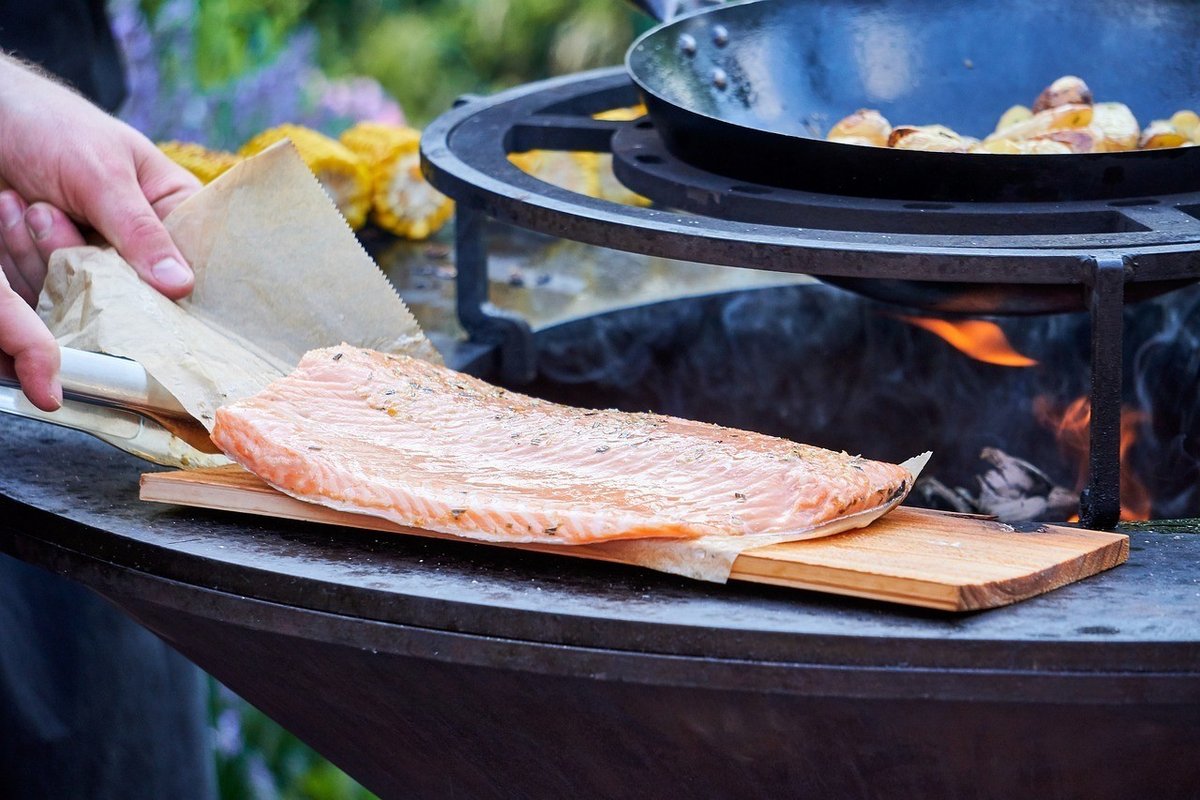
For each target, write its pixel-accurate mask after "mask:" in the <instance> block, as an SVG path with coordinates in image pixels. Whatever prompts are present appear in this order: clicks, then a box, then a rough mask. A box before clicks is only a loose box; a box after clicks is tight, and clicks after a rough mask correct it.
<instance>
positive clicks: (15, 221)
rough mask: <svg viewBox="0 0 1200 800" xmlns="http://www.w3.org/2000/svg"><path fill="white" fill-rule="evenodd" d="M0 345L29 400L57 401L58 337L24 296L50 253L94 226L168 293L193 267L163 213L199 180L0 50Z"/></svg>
mask: <svg viewBox="0 0 1200 800" xmlns="http://www.w3.org/2000/svg"><path fill="white" fill-rule="evenodd" d="M5 184H7V188H6V190H5V191H2V192H0V268H2V270H3V279H2V280H0V351H3V352H4V353H6V354H8V355H10V356H12V357H13V361H14V368H15V371H16V373H17V377H18V378H19V379H20V381H21V385H22V387H23V388H24V390H25V393H26V395H27V396H28V397H29V399H30V401H31V402H33V404H34V405H36V406H38V407H39V408H43V409H45V410H53V409H55V408H57V407H58V406H59V405H61V396H62V389H61V386H60V385H59V383H58V379H57V373H58V348H57V346H56V345H55V343H54V340H53V338H52V337H51V336H50V333H49V331H47V330H46V328H45V326H44V325H43V324H42V323H41V320H40V319H39V318H38V316H37V314H36V313H35V312H34V311H33V308H32V306H33V305H34V304H36V302H37V296H38V294H39V293H40V291H41V286H42V282H43V281H44V279H45V275H46V264H47V262H48V261H49V257H50V254H51V253H52V252H53V251H54V250H56V249H58V248H60V247H68V246H72V245H77V244H82V243H83V241H84V240H83V236H82V235H81V233H80V230H79V228H78V227H77V224H78V225H81V226H87V227H91V228H94V229H95V230H96V231H97V232H98V233H99V235H100V236H102V237H103V238H104V239H106V240H107V241H108V242H110V243H111V244H112V245H113V246H115V247H116V249H117V252H119V253H120V254H121V255H122V256H123V257H124V258H125V260H126V261H128V262H129V263H130V264H131V265H132V266H133V268H134V269H135V270H137V272H138V273H139V274H140V275H141V276H142V278H143V279H144V280H145V281H146V282H147V283H149V284H150V285H151V286H153V287H154V288H156V289H158V290H159V291H160V292H162V293H163V294H164V295H166V296H167V297H170V298H179V297H183V296H184V295H186V294H187V293H188V292H190V291H191V288H192V280H193V279H192V273H191V270H190V269H189V268H188V266H187V262H186V260H185V259H184V258H183V255H182V254H181V253H180V252H179V250H178V248H176V247H175V244H174V243H173V242H172V241H171V237H170V235H169V234H168V233H167V230H166V228H165V227H163V225H162V219H163V218H164V217H165V216H166V215H167V214H168V213H170V212H171V211H172V210H173V209H174V208H175V206H177V205H178V204H179V203H180V202H182V201H183V200H184V199H185V198H187V197H188V196H190V195H191V194H193V193H194V192H195V191H196V190H197V189H199V187H200V183H199V181H197V180H196V178H195V177H194V176H192V174H191V173H189V172H187V171H186V170H184V169H183V168H182V167H179V166H178V165H176V164H175V163H174V162H172V161H171V160H170V159H168V158H167V157H166V156H164V155H163V154H162V153H161V152H159V150H158V148H157V147H155V146H154V144H153V143H151V142H150V141H149V140H148V139H146V137H144V136H142V135H141V134H140V133H138V132H137V131H135V130H133V129H132V128H130V127H129V126H127V125H125V124H124V123H122V122H120V121H119V120H116V119H114V118H113V117H110V116H109V115H107V114H105V113H104V112H103V111H101V110H100V109H98V108H96V107H95V106H93V105H92V104H91V103H89V102H87V101H86V100H84V99H83V98H82V97H80V96H78V95H76V94H75V93H73V92H71V91H70V90H69V89H66V88H65V87H63V86H60V85H58V84H57V83H54V82H53V81H51V80H49V79H47V78H44V77H42V76H40V75H37V74H35V73H34V72H32V71H30V70H28V69H26V68H25V67H23V66H22V65H20V64H18V63H17V62H15V61H12V60H11V59H8V58H6V57H4V56H3V55H0V188H4V185H5Z"/></svg>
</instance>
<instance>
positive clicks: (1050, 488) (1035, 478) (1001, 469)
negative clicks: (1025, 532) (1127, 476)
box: [914, 447, 1079, 522]
mask: <svg viewBox="0 0 1200 800" xmlns="http://www.w3.org/2000/svg"><path fill="white" fill-rule="evenodd" d="M979 457H980V458H981V459H983V460H984V461H986V462H988V463H990V464H991V465H992V467H991V469H989V470H988V471H987V472H985V473H983V474H982V475H980V476H978V477H977V478H976V480H977V481H978V482H979V491H978V492H977V493H972V492H971V491H970V490H969V489H965V488H963V487H956V488H954V489H951V488H950V487H948V486H946V484H944V483H942V482H941V481H939V480H937V479H936V478H923V479H921V480H920V481H918V482H917V486H916V488H915V490H914V491H915V492H916V493H917V495H918V496H920V497H922V498H923V499H924V500H925V501H926V502H927V503H928V504H929V505H933V506H936V507H948V509H949V510H952V511H956V512H958V513H960V514H982V515H986V516H993V517H998V518H999V519H1002V520H1004V521H1005V522H1030V521H1034V520H1041V521H1047V520H1065V519H1067V518H1068V517H1069V516H1071V515H1072V514H1074V513H1075V512H1076V510H1077V509H1078V508H1079V495H1078V494H1076V493H1075V492H1072V491H1071V490H1069V489H1065V488H1063V487H1061V486H1058V485H1056V484H1055V483H1054V481H1053V480H1051V478H1050V477H1049V476H1048V475H1046V473H1044V472H1042V471H1041V470H1040V469H1038V468H1037V467H1035V466H1034V465H1033V464H1031V463H1029V462H1028V461H1025V460H1024V459H1021V458H1017V457H1015V456H1010V455H1009V454H1008V453H1005V452H1004V451H1003V450H999V449H997V448H995V447H985V448H984V449H983V452H981V453H980V454H979Z"/></svg>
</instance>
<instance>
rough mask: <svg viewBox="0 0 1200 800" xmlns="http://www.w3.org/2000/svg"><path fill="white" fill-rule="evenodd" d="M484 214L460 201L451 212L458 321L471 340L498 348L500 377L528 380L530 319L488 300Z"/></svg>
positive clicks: (532, 356)
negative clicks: (491, 344) (456, 275)
mask: <svg viewBox="0 0 1200 800" xmlns="http://www.w3.org/2000/svg"><path fill="white" fill-rule="evenodd" d="M486 225H487V218H486V217H485V216H484V215H483V213H482V212H481V211H479V210H478V209H474V208H468V207H467V206H466V205H465V204H463V203H460V204H459V205H458V207H457V208H456V209H455V212H454V251H455V255H454V264H455V269H456V270H457V274H458V277H457V282H456V292H457V304H458V321H459V322H460V323H461V324H462V326H463V328H464V329H465V330H466V331H467V335H468V336H470V337H471V341H473V342H485V343H494V344H496V345H498V346H499V350H500V379H501V380H502V381H503V382H504V383H508V384H521V383H528V382H529V381H531V380H533V378H534V375H535V374H536V372H537V353H536V351H535V350H534V344H533V332H532V331H531V330H530V328H529V323H527V322H526V321H525V320H524V319H522V318H521V317H520V316H519V315H518V314H514V313H512V312H511V311H505V310H504V309H500V308H497V307H496V306H494V305H492V304H491V303H490V302H489V301H488V273H487V258H488V256H487V242H486V241H485V240H484V229H485V227H486Z"/></svg>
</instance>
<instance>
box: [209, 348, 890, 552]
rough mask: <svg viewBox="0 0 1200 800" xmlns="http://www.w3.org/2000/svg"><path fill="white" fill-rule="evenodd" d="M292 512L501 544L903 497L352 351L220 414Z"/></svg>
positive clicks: (765, 526) (817, 510)
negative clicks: (301, 506) (333, 511)
mask: <svg viewBox="0 0 1200 800" xmlns="http://www.w3.org/2000/svg"><path fill="white" fill-rule="evenodd" d="M212 439H213V441H214V442H215V443H216V444H217V445H218V446H219V447H220V448H221V449H222V450H223V451H224V452H225V453H226V454H227V455H228V456H229V457H230V458H232V459H234V460H235V461H237V462H238V463H239V464H241V465H242V466H244V467H245V468H246V469H248V470H250V471H251V472H253V473H254V474H256V475H258V476H259V477H260V478H262V479H263V480H265V481H266V482H267V483H269V484H271V485H272V486H274V487H275V488H277V489H279V490H281V491H283V492H286V493H287V494H290V495H292V496H293V497H297V498H300V499H302V500H308V501H311V502H314V503H319V504H321V505H325V506H329V507H332V508H337V509H341V510H346V511H354V512H358V513H362V514H371V515H375V516H379V517H384V518H386V519H389V520H392V521H394V522H397V523H400V524H402V525H409V526H413V527H417V528H425V529H427V530H432V531H439V532H442V533H451V534H456V535H459V536H464V537H469V538H473V539H484V540H488V541H500V542H544V543H554V544H580V543H585V542H598V541H605V540H610V539H627V538H639V537H680V538H690V537H695V536H701V535H710V534H728V535H745V534H757V533H785V532H799V531H804V530H809V529H812V528H814V527H816V526H819V525H822V524H824V523H827V522H830V521H832V520H834V519H837V518H839V517H842V516H846V515H849V514H854V513H857V512H860V511H866V510H870V509H874V508H877V507H879V506H882V505H884V504H886V503H888V502H889V501H892V500H895V499H896V498H897V497H899V496H901V495H902V494H903V493H904V492H906V491H907V490H908V488H909V486H910V484H911V482H912V476H911V475H909V473H908V471H907V470H906V469H904V468H903V467H900V466H897V465H894V464H886V463H883V462H879V461H869V460H866V459H863V458H859V457H854V456H849V455H847V454H845V453H834V452H832V451H829V450H824V449H822V448H818V447H812V446H809V445H803V444H796V443H795V442H791V441H787V440H786V439H780V438H776V437H773V436H764V435H762V434H757V433H749V432H746V431H739V430H733V429H730V428H723V427H720V426H718V425H710V424H707V423H703V422H692V421H689V420H684V419H678V418H676V417H668V416H661V415H657V414H633V413H627V412H621V411H590V410H585V409H579V408H572V407H569V406H563V405H559V404H557V403H551V402H547V401H544V400H538V399H536V398H532V397H527V396H525V395H521V394H517V393H515V392H510V391H506V390H505V389H502V388H499V387H497V386H492V385H490V384H488V383H485V382H483V381H481V380H478V379H476V378H472V377H470V376H468V375H464V374H461V373H458V372H455V371H453V370H450V369H447V368H445V367H442V366H438V365H436V364H430V363H428V362H426V361H422V360H419V359H414V358H410V357H407V356H398V355H387V354H384V353H379V352H375V351H371V350H361V349H358V348H355V347H351V346H349V345H342V346H340V347H332V348H326V349H323V350H313V351H311V352H309V353H307V354H306V355H305V356H304V358H303V360H301V362H300V365H299V366H298V367H297V368H296V370H295V371H294V372H292V373H291V374H290V375H288V376H287V377H284V378H281V379H279V380H277V381H275V382H274V383H272V384H271V385H270V386H268V387H267V388H266V389H265V390H263V391H262V392H260V393H259V394H257V395H254V396H252V397H249V398H247V399H245V400H241V401H239V402H236V403H232V404H230V405H227V406H224V407H222V408H221V409H219V410H218V411H217V413H216V424H215V427H214V428H213V431H212Z"/></svg>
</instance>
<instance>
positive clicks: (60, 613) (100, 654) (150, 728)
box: [0, 555, 216, 800]
mask: <svg viewBox="0 0 1200 800" xmlns="http://www.w3.org/2000/svg"><path fill="white" fill-rule="evenodd" d="M206 691H207V687H206V684H205V678H204V675H203V673H201V672H200V670H198V669H196V667H194V666H193V665H192V664H191V663H190V662H188V661H187V660H185V659H184V658H183V657H182V656H180V655H179V654H178V653H176V652H175V651H174V650H172V649H171V648H170V647H168V646H167V645H166V644H165V643H163V642H162V641H161V640H160V639H158V638H157V637H155V636H154V634H152V633H150V632H149V631H147V630H146V629H145V628H143V627H141V626H140V625H136V624H134V623H133V622H131V621H130V620H129V618H128V617H126V616H124V615H123V614H122V613H121V612H119V611H117V609H115V608H113V607H112V606H111V605H109V604H108V603H106V602H104V601H103V600H101V599H100V598H98V597H96V596H95V595H94V594H92V593H91V592H90V591H88V590H87V589H84V588H83V587H82V586H79V585H78V584H75V583H72V582H71V581H68V580H66V579H65V578H60V577H58V576H57V575H53V574H51V573H49V572H45V571H43V570H41V569H39V568H37V567H31V566H29V565H28V564H24V563H22V562H20V561H17V560H15V559H12V558H9V557H8V556H3V555H0V797H3V798H6V800H24V799H25V798H29V800H35V798H36V800H74V798H79V800H143V798H144V800H160V798H170V800H192V799H193V798H206V799H207V798H212V797H214V796H215V794H216V792H215V775H214V772H215V766H214V761H213V758H212V749H211V744H210V742H209V732H208V726H207V723H206V717H207V713H206V711H207V709H206Z"/></svg>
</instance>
